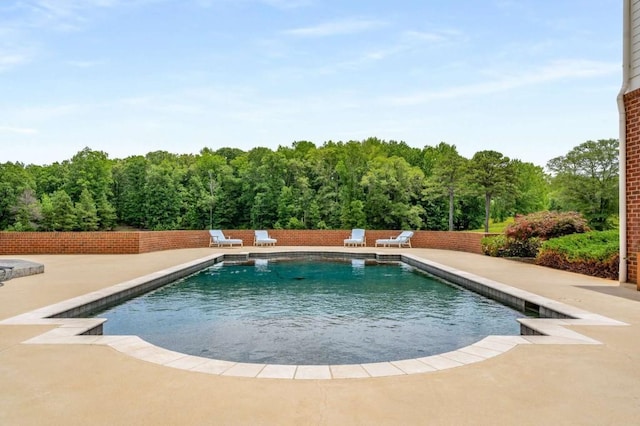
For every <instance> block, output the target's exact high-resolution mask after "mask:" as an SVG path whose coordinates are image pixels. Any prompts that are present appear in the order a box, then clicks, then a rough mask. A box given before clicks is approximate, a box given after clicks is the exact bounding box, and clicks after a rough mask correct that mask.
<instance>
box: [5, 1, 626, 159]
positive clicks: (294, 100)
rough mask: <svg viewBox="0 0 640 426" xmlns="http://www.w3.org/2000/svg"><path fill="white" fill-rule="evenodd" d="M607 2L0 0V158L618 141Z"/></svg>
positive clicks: (534, 146)
mask: <svg viewBox="0 0 640 426" xmlns="http://www.w3.org/2000/svg"><path fill="white" fill-rule="evenodd" d="M622 3H623V2H622V0H457V1H455V2H454V1H445V0H395V1H389V0H349V1H345V0H2V1H0V148H1V149H0V163H4V162H8V161H10V162H22V163H25V164H51V163H54V162H60V161H63V160H67V159H71V157H73V155H74V154H76V153H77V152H78V151H80V150H82V149H83V148H85V147H89V148H91V149H93V150H100V151H105V152H106V153H107V154H108V155H109V158H125V157H128V156H131V155H144V154H146V153H148V152H152V151H158V150H164V151H169V152H172V153H178V154H183V153H193V154H196V153H198V152H200V150H201V149H202V148H204V147H209V148H211V149H213V150H215V149H218V148H222V147H235V148H240V149H242V150H245V151H248V150H250V149H252V148H255V147H267V148H271V149H277V147H278V146H291V144H292V143H293V142H294V141H303V140H305V141H311V142H313V143H315V144H316V146H322V144H324V143H325V142H326V141H344V142H346V141H349V140H355V141H360V140H364V139H366V138H369V137H377V138H379V139H383V140H387V141H391V140H393V141H404V142H406V143H407V144H408V145H410V146H413V147H417V148H423V147H424V146H435V145H437V144H438V143H440V142H446V143H448V144H452V145H455V146H456V147H457V149H458V152H459V153H460V154H461V155H463V156H465V157H467V158H471V157H472V156H473V154H475V153H476V152H478V151H483V150H494V151H498V152H500V153H502V154H504V155H505V156H507V157H509V158H512V159H519V160H521V161H525V162H531V163H534V164H536V165H540V166H545V165H546V163H547V162H548V161H549V160H550V159H552V158H555V157H558V156H562V155H566V154H567V153H568V152H569V151H570V150H571V149H572V148H574V147H576V146H578V145H579V144H581V143H583V142H585V141H587V140H598V139H609V138H618V111H617V105H616V96H617V94H618V92H619V90H620V87H621V84H622V53H621V52H622Z"/></svg>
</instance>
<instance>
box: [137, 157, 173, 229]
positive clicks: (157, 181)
mask: <svg viewBox="0 0 640 426" xmlns="http://www.w3.org/2000/svg"><path fill="white" fill-rule="evenodd" d="M180 181H181V177H180V170H179V169H176V168H175V167H173V165H172V164H171V163H170V162H169V161H163V162H162V163H160V164H158V165H155V164H154V165H151V167H149V171H148V173H147V179H146V182H145V186H144V190H145V197H144V198H145V205H144V211H145V226H146V227H147V228H149V229H154V230H165V229H179V228H180V225H181V219H182V218H181V216H180V213H181V208H182V196H181V195H182V186H181V184H180Z"/></svg>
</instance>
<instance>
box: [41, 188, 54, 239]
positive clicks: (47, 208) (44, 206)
mask: <svg viewBox="0 0 640 426" xmlns="http://www.w3.org/2000/svg"><path fill="white" fill-rule="evenodd" d="M40 206H41V212H42V219H41V220H40V229H41V230H42V231H55V229H56V228H55V211H54V208H53V202H52V201H51V197H49V194H42V197H41V199H40Z"/></svg>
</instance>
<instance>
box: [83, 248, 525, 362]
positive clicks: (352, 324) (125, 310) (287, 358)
mask: <svg viewBox="0 0 640 426" xmlns="http://www.w3.org/2000/svg"><path fill="white" fill-rule="evenodd" d="M96 316H98V317H105V318H108V321H107V322H106V323H105V325H104V334H111V335H118V334H126V335H138V336H140V337H142V338H143V339H145V340H147V341H148V342H150V343H153V344H155V345H157V346H161V347H164V348H167V349H171V350H175V351H178V352H182V353H186V354H190V355H197V356H203V357H208V358H213V359H221V360H227V361H236V362H250V363H268V364H298V365H314V364H356V363H368V362H380V361H391V360H400V359H409V358H420V357H424V356H429V355H434V354H438V353H442V352H447V351H451V350H455V349H458V348H460V347H463V346H467V345H470V344H472V343H474V342H476V341H478V340H480V339H482V338H483V337H485V336H487V335H517V334H519V331H520V328H519V323H518V322H517V321H516V318H520V317H523V316H524V314H522V313H520V312H518V311H515V310H513V309H511V308H508V307H506V306H504V305H501V304H499V303H498V302H495V301H493V300H490V299H487V298H484V297H482V296H480V295H477V294H475V293H472V292H469V291H467V290H464V289H461V288H459V287H456V286H453V285H450V284H446V283H443V282H442V281H441V280H439V279H437V278H435V277H432V276H429V275H426V274H425V273H423V272H419V271H417V270H415V269H414V268H412V267H409V266H407V265H404V264H399V263H391V264H387V263H384V264H376V263H374V264H366V266H365V263H364V261H362V260H352V261H343V262H324V261H299V260H296V261H273V260H270V261H266V260H258V261H256V264H255V266H254V265H247V264H244V265H239V264H235V265H234V264H231V265H227V264H217V265H214V266H212V267H209V268H207V269H204V270H202V271H200V272H198V273H196V274H193V275H191V276H189V277H186V278H184V279H181V280H178V281H176V282H175V283H173V284H170V285H167V286H165V287H162V288H160V289H157V290H155V291H153V292H151V293H148V294H145V295H143V296H140V297H137V298H135V299H131V300H129V301H127V302H124V303H123V304H121V305H118V306H115V307H113V308H111V309H109V310H107V311H103V312H101V313H99V314H98V315H96Z"/></svg>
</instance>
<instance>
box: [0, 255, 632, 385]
mask: <svg viewBox="0 0 640 426" xmlns="http://www.w3.org/2000/svg"><path fill="white" fill-rule="evenodd" d="M313 255H316V256H323V257H330V258H331V257H333V258H345V257H349V258H355V259H372V260H380V261H400V262H404V263H407V264H409V265H411V266H414V267H417V268H419V269H422V270H426V271H427V272H430V273H432V274H434V275H437V276H440V277H442V278H445V279H447V280H449V281H452V282H454V283H455V284H458V285H460V286H463V287H466V288H468V289H470V290H472V291H476V292H478V293H481V294H483V295H486V296H489V297H492V298H494V299H496V300H499V301H500V302H502V303H504V304H507V305H510V306H513V307H517V308H518V309H527V310H537V311H538V312H539V313H540V315H541V316H542V317H545V318H522V319H520V320H519V321H520V324H521V333H522V335H520V336H488V337H486V338H484V339H481V340H480V341H478V342H476V343H474V344H472V345H469V346H466V347H463V348H460V349H457V350H455V351H451V352H446V353H442V354H438V355H432V356H428V357H423V358H416V359H406V360H398V361H389V362H378V363H367V364H350V365H297V366H296V365H276V364H253V363H239V362H231V361H221V360H213V359H209V358H203V357H197V356H192V355H186V354H183V353H179V352H175V351H171V350H168V349H164V348H160V347H158V346H155V345H152V344H151V343H148V342H146V341H144V340H143V339H141V338H140V337H138V336H103V335H101V334H102V324H103V323H104V322H105V319H101V318H74V316H81V315H83V314H85V313H87V312H91V311H95V310H98V309H100V308H101V307H104V306H107V305H111V304H113V303H117V302H118V301H120V300H123V299H127V298H130V297H133V296H136V295H138V294H142V293H145V292H147V291H149V290H151V289H154V288H157V287H160V286H162V285H165V284H167V283H169V282H171V281H173V280H175V279H178V278H181V277H184V276H186V275H189V274H191V273H193V272H196V271H198V270H200V269H202V268H204V267H207V266H210V265H213V264H215V263H219V262H221V261H243V260H250V259H261V258H262V259H268V258H276V257H289V258H291V257H307V256H313ZM0 324H1V325H10V324H15V325H51V326H57V327H56V328H53V329H51V330H49V331H48V332H45V333H43V334H41V335H39V336H36V337H34V338H31V339H28V340H26V341H24V342H23V343H25V344H76V345H77V344H81V345H82V344H89V345H107V346H110V347H112V348H113V349H115V350H118V351H120V352H122V353H125V354H127V355H129V356H132V357H134V358H138V359H141V360H144V361H148V362H152V363H156V364H160V365H164V366H167V367H173V368H179V369H183V370H189V371H196V372H203V373H209V374H215V375H222V376H235V377H253V378H272V379H347V378H368V377H385V376H399V375H405V374H415V373H426V372H432V371H439V370H445V369H449V368H454V367H459V366H463V365H467V364H472V363H476V362H480V361H483V360H485V359H488V358H492V357H495V356H497V355H500V354H502V353H504V352H506V351H508V350H510V349H512V348H514V347H515V346H517V345H521V344H588V345H597V344H601V343H600V342H599V341H597V340H594V339H591V338H589V337H587V336H584V335H582V334H580V333H577V332H575V331H573V330H570V329H568V328H566V326H580V325H596V326H622V325H628V324H626V323H623V322H620V321H616V320H613V319H611V318H608V317H605V316H602V315H598V314H594V313H591V312H588V311H584V310H581V309H578V308H575V307H573V306H570V305H566V304H564V303H560V302H557V301H554V300H552V299H548V298H545V297H542V296H538V295H536V294H533V293H530V292H527V291H524V290H520V289H517V288H514V287H511V286H508V285H506V284H503V283H499V282H496V281H493V280H489V279H487V278H483V277H481V276H478V275H474V274H471V273H468V272H465V271H461V270H458V269H455V268H451V267H448V266H445V265H442V264H439V263H436V262H432V261H429V260H427V259H424V258H421V257H419V256H415V255H412V254H408V253H403V252H396V253H388V252H386V253H381V252H366V253H365V252H361V251H357V252H351V251H340V252H332V251H317V250H313V251H311V250H308V251H307V250H300V251H296V252H288V251H287V252H268V253H266V252H234V253H233V254H230V253H216V254H212V255H210V256H206V257H203V258H200V259H197V260H195V261H192V262H187V263H183V264H181V265H177V266H174V267H171V268H167V269H164V270H161V271H158V272H154V273H152V274H148V275H145V276H142V277H138V278H135V279H133V280H129V281H125V282H122V283H120V284H116V285H114V286H111V287H107V288H104V289H101V290H98V291H95V292H91V293H88V294H85V295H82V296H78V297H74V298H72V299H68V300H65V301H63V302H59V303H55V304H52V305H49V306H47V307H44V308H40V309H36V310H33V311H30V312H27V313H24V314H21V315H17V316H14V317H12V318H8V319H5V320H3V321H0Z"/></svg>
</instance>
